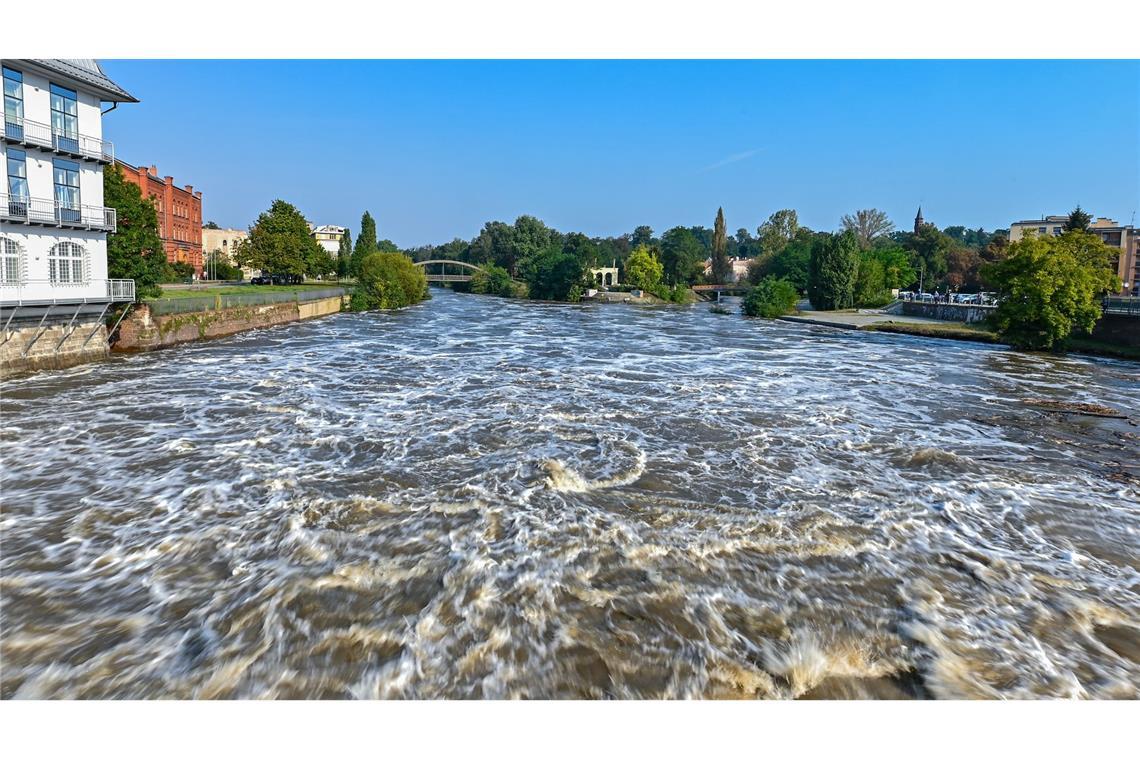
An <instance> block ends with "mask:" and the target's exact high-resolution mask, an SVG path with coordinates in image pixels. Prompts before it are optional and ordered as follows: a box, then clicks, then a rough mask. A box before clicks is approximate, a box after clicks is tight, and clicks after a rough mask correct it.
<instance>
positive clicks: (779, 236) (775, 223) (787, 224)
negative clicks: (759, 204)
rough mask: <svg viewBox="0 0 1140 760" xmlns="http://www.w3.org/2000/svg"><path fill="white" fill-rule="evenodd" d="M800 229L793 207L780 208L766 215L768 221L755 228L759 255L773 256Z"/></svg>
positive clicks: (790, 240)
mask: <svg viewBox="0 0 1140 760" xmlns="http://www.w3.org/2000/svg"><path fill="white" fill-rule="evenodd" d="M799 230H800V222H799V217H798V216H797V215H796V212H795V210H794V209H790V208H785V209H780V210H779V211H777V212H776V213H774V214H772V215H771V216H769V217H768V221H766V222H764V223H763V224H761V225H760V226H759V227H757V228H756V234H757V235H758V236H759V238H758V243H759V249H760V251H759V255H760V256H775V255H776V254H777V253H779V252H780V251H781V250H783V248H784V246H786V245H787V244H788V243H790V242H792V240H793V239H794V238H795V237H796V233H798V232H799Z"/></svg>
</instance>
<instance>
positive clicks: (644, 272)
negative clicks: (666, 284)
mask: <svg viewBox="0 0 1140 760" xmlns="http://www.w3.org/2000/svg"><path fill="white" fill-rule="evenodd" d="M664 272H665V269H664V267H663V266H662V264H661V262H660V261H659V260H658V258H657V257H656V256H654V255H653V253H652V252H651V251H650V250H649V248H648V247H647V246H645V245H641V246H638V247H637V248H636V249H635V250H634V252H633V253H631V254H630V255H629V258H628V259H626V262H625V281H626V284H628V285H633V286H634V287H637V288H641V289H642V290H647V291H649V292H650V293H652V292H654V291H656V290H659V289H660V287H661V283H662V278H663V277H664Z"/></svg>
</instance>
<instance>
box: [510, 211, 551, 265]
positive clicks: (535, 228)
mask: <svg viewBox="0 0 1140 760" xmlns="http://www.w3.org/2000/svg"><path fill="white" fill-rule="evenodd" d="M556 237H557V233H555V232H554V230H552V229H550V228H549V227H547V226H546V225H545V224H544V223H543V222H542V220H541V219H539V218H538V217H534V216H531V215H529V214H523V215H522V216H520V217H519V218H518V219H516V220H515V224H514V229H513V230H512V232H511V238H510V240H511V258H512V261H513V263H514V265H515V267H516V269H518V271H520V272H521V271H522V269H523V268H525V267H526V266H527V261H528V260H529V259H531V258H534V257H536V256H538V255H539V254H542V255H544V256H545V255H546V253H547V252H548V249H549V248H550V246H551V244H552V243H554V242H555V238H556ZM558 248H559V252H561V245H559V246H558ZM504 268H505V269H506V270H507V271H511V268H510V267H504Z"/></svg>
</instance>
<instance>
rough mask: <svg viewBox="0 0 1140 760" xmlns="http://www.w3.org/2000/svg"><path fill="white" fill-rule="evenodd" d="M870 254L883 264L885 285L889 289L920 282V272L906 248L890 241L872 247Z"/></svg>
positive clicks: (905, 286)
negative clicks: (916, 270) (916, 269)
mask: <svg viewBox="0 0 1140 760" xmlns="http://www.w3.org/2000/svg"><path fill="white" fill-rule="evenodd" d="M868 255H869V256H870V257H871V258H873V259H875V260H876V261H878V262H879V263H880V264H882V265H883V287H884V288H886V289H887V290H891V289H894V288H898V289H900V290H901V289H902V288H909V287H910V286H911V285H913V284H914V283H916V282H918V273H917V272H915V271H914V266H913V265H912V264H911V260H910V254H908V253H907V251H906V249H905V248H902V247H901V246H899V245H896V244H894V243H891V242H888V243H886V244H884V245H881V246H879V247H876V248H872V249H871V250H870V251H869V252H868Z"/></svg>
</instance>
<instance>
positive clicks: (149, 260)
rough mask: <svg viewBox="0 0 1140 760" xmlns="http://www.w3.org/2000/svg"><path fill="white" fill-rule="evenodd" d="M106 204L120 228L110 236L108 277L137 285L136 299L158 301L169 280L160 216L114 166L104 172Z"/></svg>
mask: <svg viewBox="0 0 1140 760" xmlns="http://www.w3.org/2000/svg"><path fill="white" fill-rule="evenodd" d="M103 203H104V204H106V205H107V207H108V208H113V209H115V211H116V214H117V218H118V226H117V227H116V228H115V231H114V232H112V233H111V234H110V235H108V236H107V276H108V277H110V278H112V279H124V280H134V281H135V297H136V298H138V299H140V300H141V299H143V298H156V297H158V296H159V295H161V294H162V288H160V287H159V283H160V282H163V281H164V280H167V279H168V277H167V274H168V272H167V266H166V253H165V251H164V250H163V248H162V239H161V238H159V236H158V214H157V213H156V212H155V209H154V204H153V203H152V202H151V201H150V199H148V198H143V197H142V193H141V191H140V190H139V187H138V185H133V184H131V183H130V182H126V181H124V180H123V170H122V169H120V168H119V165H118V164H112V165H110V166H108V167H107V168H106V169H104V170H103Z"/></svg>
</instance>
